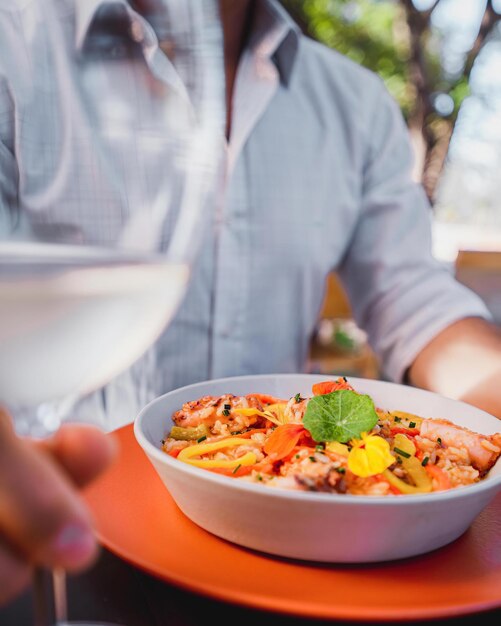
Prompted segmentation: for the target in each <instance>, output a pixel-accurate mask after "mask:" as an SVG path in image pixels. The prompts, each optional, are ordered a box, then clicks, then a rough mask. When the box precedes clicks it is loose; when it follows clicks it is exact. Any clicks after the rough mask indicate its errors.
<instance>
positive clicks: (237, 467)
mask: <svg viewBox="0 0 501 626" xmlns="http://www.w3.org/2000/svg"><path fill="white" fill-rule="evenodd" d="M241 467H242V464H241V463H239V464H238V465H237V466H236V467H235V469H234V470H233V471H232V472H231V473H232V474H236V473H237V472H238V470H239V469H240V468H241Z"/></svg>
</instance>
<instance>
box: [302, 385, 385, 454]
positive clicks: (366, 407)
mask: <svg viewBox="0 0 501 626" xmlns="http://www.w3.org/2000/svg"><path fill="white" fill-rule="evenodd" d="M377 421H378V415H377V413H376V409H375V407H374V402H373V401H372V398H371V397H370V396H368V395H363V394H360V393H357V392H355V391H351V390H349V389H338V390H337V391H333V392H332V393H326V394H322V395H319V396H314V397H313V398H310V400H309V401H308V406H307V407H306V411H305V414H304V417H303V425H304V427H305V428H306V429H307V430H308V431H309V432H310V434H311V436H312V438H313V439H314V440H315V441H319V442H320V441H339V442H341V443H346V442H347V441H350V440H351V439H359V438H360V434H361V433H363V432H369V431H370V430H372V428H374V426H375V425H376V424H377Z"/></svg>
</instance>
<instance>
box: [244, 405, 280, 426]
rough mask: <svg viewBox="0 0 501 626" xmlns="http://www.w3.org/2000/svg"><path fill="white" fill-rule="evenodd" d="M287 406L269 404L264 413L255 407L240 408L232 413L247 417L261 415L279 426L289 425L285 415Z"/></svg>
mask: <svg viewBox="0 0 501 626" xmlns="http://www.w3.org/2000/svg"><path fill="white" fill-rule="evenodd" d="M286 406H287V404H283V403H277V404H269V405H268V406H267V407H266V410H264V411H260V410H259V409H255V408H253V407H238V408H235V409H232V412H233V413H236V414H237V415H245V416H246V417H250V416H252V415H260V416H261V417H265V418H266V419H268V420H270V422H273V423H274V424H276V425H277V426H280V425H281V424H287V423H288V421H289V420H288V419H287V417H286V415H285V407H286Z"/></svg>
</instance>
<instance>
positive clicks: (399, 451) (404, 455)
mask: <svg viewBox="0 0 501 626" xmlns="http://www.w3.org/2000/svg"><path fill="white" fill-rule="evenodd" d="M393 449H394V450H395V452H396V453H397V454H400V456H403V457H404V458H405V459H409V458H410V456H411V455H410V454H409V453H408V452H405V450H400V448H397V447H395V448H393Z"/></svg>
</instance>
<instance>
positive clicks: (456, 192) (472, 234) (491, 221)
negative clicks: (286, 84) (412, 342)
mask: <svg viewBox="0 0 501 626" xmlns="http://www.w3.org/2000/svg"><path fill="white" fill-rule="evenodd" d="M282 3H283V5H284V6H285V7H286V8H287V10H288V11H289V12H290V13H291V15H292V16H293V17H294V19H295V20H296V22H297V23H298V24H299V26H300V27H301V29H302V30H303V32H304V33H305V34H307V35H308V36H310V37H312V38H314V39H317V40H319V41H321V42H322V43H324V44H326V45H327V46H329V47H331V48H334V49H337V50H339V51H340V52H342V53H343V54H345V55H347V56H348V57H350V58H351V59H353V60H354V61H356V62H357V63H359V64H361V65H364V66H366V67H368V68H370V69H371V70H373V71H375V72H376V73H377V74H379V76H380V77H381V78H382V79H383V81H384V82H385V84H386V86H387V88H388V90H389V91H390V93H391V94H392V95H393V96H394V97H395V99H396V100H397V102H398V103H399V104H400V107H401V109H402V113H403V115H404V117H405V120H406V122H407V125H408V127H409V132H410V136H411V140H412V143H413V147H414V151H415V168H414V177H415V179H416V180H418V181H420V182H421V183H422V184H423V186H424V189H425V191H426V193H427V195H428V198H429V200H430V203H431V210H432V219H433V241H434V254H435V256H436V257H437V259H438V260H439V261H440V262H443V263H444V264H446V265H447V266H448V268H449V269H450V271H452V272H454V273H455V274H456V275H457V277H458V279H459V280H461V281H462V282H464V283H465V284H467V285H468V286H470V287H471V288H472V289H474V290H475V291H476V292H477V293H478V294H479V295H480V296H481V297H482V298H483V299H484V301H485V302H486V304H487V306H488V308H489V309H490V311H491V313H492V315H493V317H494V320H495V321H496V322H498V323H499V324H500V325H501V0H282ZM310 360H311V363H310V369H311V371H313V372H316V373H342V374H352V375H361V376H365V377H379V368H378V364H377V362H376V360H375V358H374V356H373V355H372V353H371V350H370V348H369V347H368V346H367V344H366V341H365V336H364V333H362V332H361V331H360V329H358V328H357V327H356V325H355V324H354V322H353V320H352V319H351V313H350V307H349V303H348V302H347V300H346V298H345V295H344V293H343V291H342V288H341V287H340V285H339V283H338V281H337V278H336V276H335V275H333V276H331V277H329V280H328V283H327V285H326V297H325V303H324V308H323V310H322V313H321V317H320V320H319V324H318V328H317V331H316V333H315V336H314V338H313V341H312V350H311V359H310Z"/></svg>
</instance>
